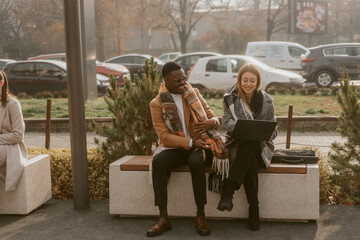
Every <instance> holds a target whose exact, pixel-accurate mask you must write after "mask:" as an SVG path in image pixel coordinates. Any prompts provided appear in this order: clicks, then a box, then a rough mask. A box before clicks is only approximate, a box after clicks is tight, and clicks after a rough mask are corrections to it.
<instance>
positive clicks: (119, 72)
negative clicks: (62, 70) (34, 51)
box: [28, 53, 130, 86]
mask: <svg viewBox="0 0 360 240" xmlns="http://www.w3.org/2000/svg"><path fill="white" fill-rule="evenodd" d="M39 59H47V60H58V61H64V62H65V61H66V55H65V53H53V54H43V55H39V56H35V57H30V58H28V60H39ZM96 73H98V74H103V75H105V76H107V77H110V75H113V76H114V77H115V78H116V80H117V84H118V85H120V86H123V85H124V79H125V78H129V79H130V72H129V70H128V69H127V68H126V67H125V66H123V65H120V64H110V63H104V62H100V61H96Z"/></svg>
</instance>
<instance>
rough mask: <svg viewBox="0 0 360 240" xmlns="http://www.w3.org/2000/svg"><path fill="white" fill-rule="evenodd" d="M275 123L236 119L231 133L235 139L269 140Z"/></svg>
mask: <svg viewBox="0 0 360 240" xmlns="http://www.w3.org/2000/svg"><path fill="white" fill-rule="evenodd" d="M276 125H277V122H275V121H266V120H246V119H238V120H237V122H236V125H235V128H234V131H233V132H232V134H231V138H233V139H237V140H248V141H249V140H250V141H269V140H270V137H271V135H272V133H273V132H274V129H275V127H276Z"/></svg>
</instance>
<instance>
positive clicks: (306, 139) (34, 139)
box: [25, 132, 345, 154]
mask: <svg viewBox="0 0 360 240" xmlns="http://www.w3.org/2000/svg"><path fill="white" fill-rule="evenodd" d="M94 137H98V138H99V139H100V140H102V139H103V138H101V137H100V136H98V135H96V134H95V133H93V132H87V135H86V141H87V147H88V148H93V147H96V146H97V145H96V144H95V143H94ZM335 141H337V142H344V141H345V139H344V138H342V137H341V136H340V135H339V134H338V133H335V132H304V133H303V132H293V133H292V134H291V141H290V142H291V146H290V147H291V148H293V147H302V146H313V147H318V148H319V150H320V151H321V152H323V153H326V154H327V152H329V151H330V148H331V143H332V142H335ZM274 143H275V145H276V148H285V144H286V132H280V133H279V135H278V136H277V138H276V139H275V141H274ZM25 144H26V145H27V146H29V147H34V146H37V147H44V146H45V133H39V132H27V133H25ZM50 147H51V148H70V133H68V132H67V133H64V132H62V133H51V136H50Z"/></svg>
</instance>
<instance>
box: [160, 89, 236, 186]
mask: <svg viewBox="0 0 360 240" xmlns="http://www.w3.org/2000/svg"><path fill="white" fill-rule="evenodd" d="M182 96H183V97H184V99H185V101H186V102H187V103H188V104H189V106H190V113H191V116H192V117H193V119H194V121H195V122H203V121H205V120H207V116H206V112H205V110H204V108H203V106H202V104H201V102H200V100H199V98H198V96H197V95H196V93H195V91H194V89H193V88H192V87H191V85H190V84H189V83H186V84H185V90H184V92H183V93H182ZM160 105H161V108H162V114H163V118H164V120H165V124H166V126H167V127H168V128H169V129H170V131H171V132H172V133H173V134H176V135H178V136H185V135H184V130H183V127H182V124H181V121H180V118H179V115H178V111H177V107H176V103H175V101H174V99H173V98H172V96H171V94H170V92H169V91H168V89H167V88H166V86H165V83H162V85H161V86H160ZM200 139H201V140H203V141H205V142H206V143H208V144H210V146H211V151H212V153H213V163H212V169H213V171H215V172H216V173H217V174H220V175H221V177H222V179H224V178H226V177H228V175H229V159H228V156H227V151H226V148H225V145H224V143H223V141H222V139H221V137H220V136H219V134H218V133H217V132H216V130H215V129H211V130H208V131H206V132H203V133H201V135H200ZM203 156H204V159H205V154H203ZM211 188H212V187H211ZM214 191H215V190H214Z"/></svg>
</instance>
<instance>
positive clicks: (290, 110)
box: [286, 105, 293, 149]
mask: <svg viewBox="0 0 360 240" xmlns="http://www.w3.org/2000/svg"><path fill="white" fill-rule="evenodd" d="M292 115H293V106H292V105H289V112H288V121H287V131H286V149H289V148H290V138H291V126H292Z"/></svg>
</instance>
